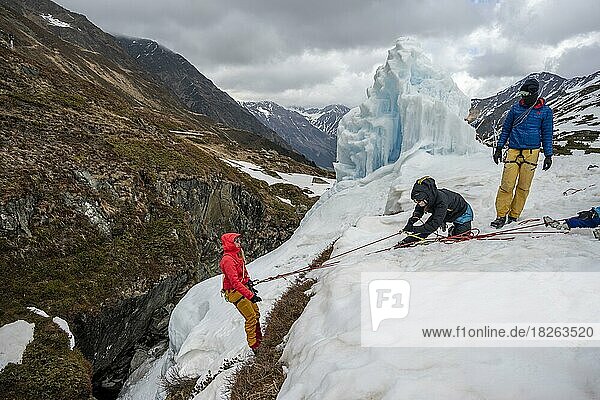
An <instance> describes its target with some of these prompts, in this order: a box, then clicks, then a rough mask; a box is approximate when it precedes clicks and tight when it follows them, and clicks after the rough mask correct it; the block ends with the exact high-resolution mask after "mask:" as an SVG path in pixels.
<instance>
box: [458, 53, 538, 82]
mask: <svg viewBox="0 0 600 400" xmlns="http://www.w3.org/2000/svg"><path fill="white" fill-rule="evenodd" d="M534 58H535V57H532V54H531V52H530V51H528V49H523V48H515V49H509V50H507V51H502V52H499V51H488V52H486V53H485V54H483V55H482V56H478V57H474V58H473V59H472V60H471V61H470V62H469V63H468V66H467V71H468V72H469V73H470V74H471V76H473V77H474V78H498V77H508V76H524V75H527V74H528V73H530V72H533V71H534V70H535V66H534V65H532V62H531V61H533V60H532V59H534Z"/></svg>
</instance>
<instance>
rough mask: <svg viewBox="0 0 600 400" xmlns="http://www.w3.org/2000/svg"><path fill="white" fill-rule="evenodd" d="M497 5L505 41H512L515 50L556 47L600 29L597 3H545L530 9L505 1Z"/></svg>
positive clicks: (552, 0) (577, 0)
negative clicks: (533, 45)
mask: <svg viewBox="0 0 600 400" xmlns="http://www.w3.org/2000/svg"><path fill="white" fill-rule="evenodd" d="M500 4H501V7H500V8H499V11H498V18H499V20H500V22H501V25H500V27H501V29H502V32H503V35H504V36H505V37H508V38H511V39H512V40H514V41H515V46H519V45H520V44H523V43H540V44H555V43H558V42H560V41H561V40H564V39H567V38H569V37H572V36H575V35H577V34H581V33H587V32H590V31H597V30H599V29H600V23H599V22H598V19H599V18H600V1H596V0H570V1H561V0H544V1H541V2H538V3H537V4H536V5H534V6H533V7H528V6H527V3H526V2H524V1H523V0H507V1H504V2H502V3H500Z"/></svg>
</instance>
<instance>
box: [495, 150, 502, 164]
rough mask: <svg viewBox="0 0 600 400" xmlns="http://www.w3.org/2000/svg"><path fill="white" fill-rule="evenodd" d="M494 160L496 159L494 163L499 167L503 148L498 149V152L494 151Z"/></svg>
mask: <svg viewBox="0 0 600 400" xmlns="http://www.w3.org/2000/svg"><path fill="white" fill-rule="evenodd" d="M493 158H494V162H495V163H496V165H498V163H499V162H500V160H501V159H502V148H501V147H496V151H494V155H493Z"/></svg>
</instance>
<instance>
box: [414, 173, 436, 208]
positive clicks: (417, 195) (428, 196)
mask: <svg viewBox="0 0 600 400" xmlns="http://www.w3.org/2000/svg"><path fill="white" fill-rule="evenodd" d="M436 197H437V187H436V186H435V180H434V179H433V178H432V177H429V176H425V177H423V178H421V179H418V180H417V181H416V182H415V184H414V186H413V188H412V191H411V192H410V198H411V199H413V200H419V201H420V200H423V199H425V200H427V204H433V203H434V201H435V198H436Z"/></svg>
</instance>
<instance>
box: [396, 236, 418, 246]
mask: <svg viewBox="0 0 600 400" xmlns="http://www.w3.org/2000/svg"><path fill="white" fill-rule="evenodd" d="M418 240H419V239H417V238H416V237H414V236H407V237H405V238H404V239H402V240H401V241H400V243H398V244H399V245H400V246H403V245H405V244H409V243H414V242H417V241H418Z"/></svg>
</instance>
